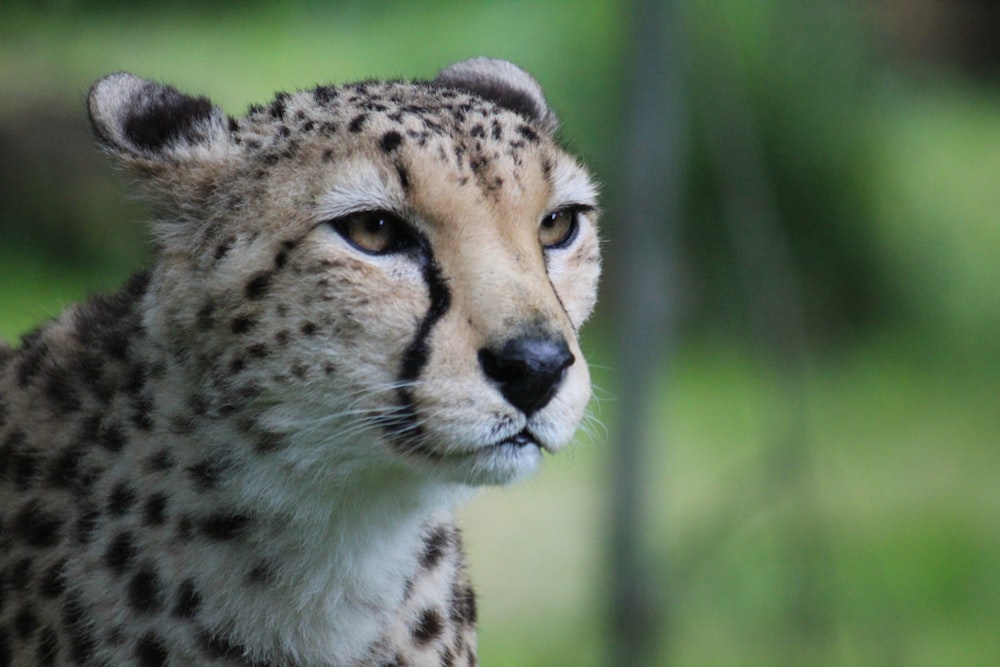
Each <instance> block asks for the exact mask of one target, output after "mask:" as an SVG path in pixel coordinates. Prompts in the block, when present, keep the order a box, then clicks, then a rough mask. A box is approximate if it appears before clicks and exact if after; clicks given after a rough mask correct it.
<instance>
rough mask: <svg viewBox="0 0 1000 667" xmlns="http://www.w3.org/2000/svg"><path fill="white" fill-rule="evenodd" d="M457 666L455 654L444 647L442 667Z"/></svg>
mask: <svg viewBox="0 0 1000 667" xmlns="http://www.w3.org/2000/svg"><path fill="white" fill-rule="evenodd" d="M454 665H455V654H454V653H452V652H451V649H450V648H448V647H447V646H445V647H444V651H442V652H441V667H454Z"/></svg>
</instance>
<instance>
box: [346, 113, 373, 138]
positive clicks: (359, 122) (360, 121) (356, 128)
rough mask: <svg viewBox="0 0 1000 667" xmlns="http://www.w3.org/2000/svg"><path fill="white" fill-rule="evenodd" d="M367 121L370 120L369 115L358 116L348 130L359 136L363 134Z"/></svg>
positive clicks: (352, 120) (353, 119)
mask: <svg viewBox="0 0 1000 667" xmlns="http://www.w3.org/2000/svg"><path fill="white" fill-rule="evenodd" d="M367 119H368V114H366V113H362V114H358V115H357V116H355V117H354V118H352V119H351V123H350V125H348V126H347V129H348V130H349V131H350V132H352V133H354V134H357V133H359V132H361V128H362V127H363V126H364V124H365V121H366V120H367Z"/></svg>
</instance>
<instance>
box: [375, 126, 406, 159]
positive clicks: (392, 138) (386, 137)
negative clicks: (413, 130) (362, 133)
mask: <svg viewBox="0 0 1000 667" xmlns="http://www.w3.org/2000/svg"><path fill="white" fill-rule="evenodd" d="M402 143H403V136H402V135H401V134H400V133H399V132H396V131H395V130H392V131H389V132H386V133H385V134H383V135H382V142H381V144H380V146H381V148H382V151H383V152H384V153H391V152H393V151H394V150H396V149H397V148H399V145H400V144H402Z"/></svg>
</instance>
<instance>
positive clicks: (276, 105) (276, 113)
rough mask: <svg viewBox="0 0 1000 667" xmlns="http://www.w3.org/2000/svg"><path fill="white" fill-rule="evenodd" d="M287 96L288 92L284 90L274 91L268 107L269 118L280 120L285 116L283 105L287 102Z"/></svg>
mask: <svg viewBox="0 0 1000 667" xmlns="http://www.w3.org/2000/svg"><path fill="white" fill-rule="evenodd" d="M288 97H289V95H288V93H285V92H280V93H275V96H274V101H273V102H271V106H270V107H269V108H268V112H269V113H270V114H271V118H274V119H275V120H282V119H283V118H284V117H285V105H286V104H287V103H288Z"/></svg>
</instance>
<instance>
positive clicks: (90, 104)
mask: <svg viewBox="0 0 1000 667" xmlns="http://www.w3.org/2000/svg"><path fill="white" fill-rule="evenodd" d="M87 108H88V110H89V111H90V121H91V124H92V125H93V128H94V134H95V135H96V136H97V139H98V141H99V142H100V143H101V145H102V146H103V147H104V148H105V150H107V151H108V152H110V153H111V154H112V155H114V156H115V157H117V158H119V160H121V161H122V162H124V163H125V164H126V165H129V166H138V167H143V166H145V167H147V168H148V167H151V166H153V165H154V164H155V163H157V162H163V161H168V162H171V163H174V164H176V163H177V162H185V161H188V160H198V159H199V158H200V159H206V158H210V157H211V156H212V155H213V154H218V153H219V152H220V151H223V150H224V147H225V146H227V145H228V131H227V125H226V120H225V116H224V114H223V113H222V111H221V110H220V109H219V108H218V107H216V106H214V105H213V104H212V103H211V101H209V100H208V99H207V98H204V97H189V96H187V95H184V94H183V93H180V92H178V91H177V90H176V89H174V88H171V87H170V86H164V85H162V84H159V83H155V82H153V81H147V80H145V79H140V78H139V77H137V76H133V75H132V74H128V73H127V72H119V73H117V74H111V75H108V76H106V77H104V78H103V79H101V80H100V81H98V82H97V83H95V84H94V85H93V87H91V89H90V94H89V95H88V97H87Z"/></svg>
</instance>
